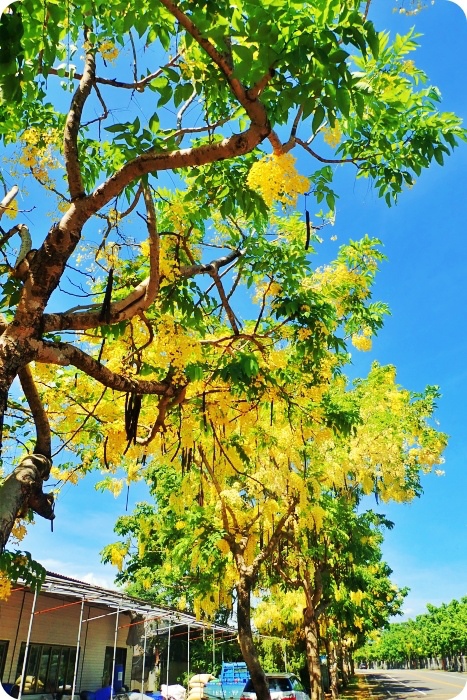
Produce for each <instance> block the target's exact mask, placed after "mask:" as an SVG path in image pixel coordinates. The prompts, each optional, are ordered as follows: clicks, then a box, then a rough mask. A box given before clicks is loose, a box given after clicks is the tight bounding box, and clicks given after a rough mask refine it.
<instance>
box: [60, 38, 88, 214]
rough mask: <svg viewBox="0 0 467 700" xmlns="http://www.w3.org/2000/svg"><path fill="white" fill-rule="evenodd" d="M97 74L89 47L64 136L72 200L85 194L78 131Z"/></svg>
mask: <svg viewBox="0 0 467 700" xmlns="http://www.w3.org/2000/svg"><path fill="white" fill-rule="evenodd" d="M86 35H87V32H85V38H86ZM95 74H96V60H95V56H94V51H92V50H91V49H87V50H86V60H85V68H84V73H83V76H82V78H81V80H80V82H79V85H78V87H77V89H76V92H75V94H74V95H73V98H72V100H71V106H70V111H69V112H68V115H67V118H66V122H65V129H64V137H63V151H64V156H65V167H66V172H67V178H68V187H69V190H70V196H71V200H72V201H73V200H74V199H78V198H79V197H83V195H84V187H83V180H82V178H81V169H80V163H79V153H78V132H79V128H80V126H81V116H82V113H83V108H84V104H85V102H86V99H87V98H88V96H89V94H90V92H91V90H92V86H93V82H94V76H95Z"/></svg>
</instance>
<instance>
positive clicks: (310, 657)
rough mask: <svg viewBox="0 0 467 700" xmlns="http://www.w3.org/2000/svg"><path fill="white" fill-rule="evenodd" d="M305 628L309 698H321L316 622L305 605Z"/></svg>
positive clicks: (312, 611) (318, 699)
mask: <svg viewBox="0 0 467 700" xmlns="http://www.w3.org/2000/svg"><path fill="white" fill-rule="evenodd" d="M303 621H304V629H305V642H306V659H307V665H308V673H309V675H310V690H311V700H322V698H323V686H322V678H321V659H320V658H319V632H318V622H317V620H316V616H315V614H314V610H313V609H312V608H310V607H306V608H305V610H304V611H303Z"/></svg>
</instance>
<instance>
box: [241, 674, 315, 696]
mask: <svg viewBox="0 0 467 700" xmlns="http://www.w3.org/2000/svg"><path fill="white" fill-rule="evenodd" d="M265 675H266V680H267V682H268V685H269V692H270V693H271V700H310V698H309V697H308V695H307V694H306V692H305V688H304V687H303V685H302V683H301V681H300V680H299V679H298V678H297V676H294V674H293V673H266V674H265ZM240 700H256V693H255V689H254V688H253V683H252V680H251V678H250V680H249V681H247V682H246V685H245V687H244V689H243V693H242V695H241V697H240Z"/></svg>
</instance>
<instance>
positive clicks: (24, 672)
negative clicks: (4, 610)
mask: <svg viewBox="0 0 467 700" xmlns="http://www.w3.org/2000/svg"><path fill="white" fill-rule="evenodd" d="M36 601H37V589H36V590H35V591H34V598H33V601H32V608H31V615H30V617H29V627H28V636H27V638H26V648H25V649H24V659H23V669H22V671H21V680H20V684H19V692H18V700H21V695H22V694H23V688H24V681H25V680H26V665H27V660H28V652H29V643H30V641H31V632H32V621H33V619H34V613H35V610H36Z"/></svg>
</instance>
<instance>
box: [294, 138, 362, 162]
mask: <svg viewBox="0 0 467 700" xmlns="http://www.w3.org/2000/svg"><path fill="white" fill-rule="evenodd" d="M295 143H298V144H299V145H300V146H301V147H302V148H304V149H305V151H306V152H307V153H309V154H310V155H312V156H313V158H316V160H319V162H320V163H336V164H337V165H339V164H341V163H353V164H354V165H356V166H357V168H358V161H359V160H365V159H364V158H323V157H322V156H320V155H318V153H316V151H313V150H312V149H311V148H310V146H309V145H308V144H307V143H306V141H302V139H299V138H298V136H296V137H295Z"/></svg>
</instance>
